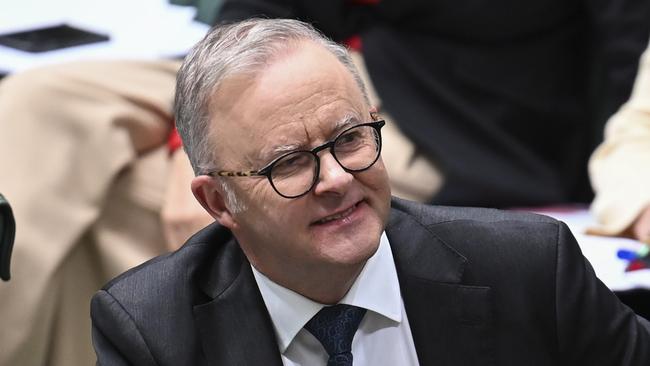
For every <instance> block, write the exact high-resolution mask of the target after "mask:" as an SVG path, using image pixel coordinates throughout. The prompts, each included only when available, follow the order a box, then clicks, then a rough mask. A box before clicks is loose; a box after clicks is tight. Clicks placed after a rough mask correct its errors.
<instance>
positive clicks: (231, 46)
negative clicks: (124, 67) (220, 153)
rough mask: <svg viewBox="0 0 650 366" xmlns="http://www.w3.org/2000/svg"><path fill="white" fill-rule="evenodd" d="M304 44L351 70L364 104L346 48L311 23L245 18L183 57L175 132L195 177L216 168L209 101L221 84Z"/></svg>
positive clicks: (218, 28) (208, 37) (218, 29)
mask: <svg viewBox="0 0 650 366" xmlns="http://www.w3.org/2000/svg"><path fill="white" fill-rule="evenodd" d="M303 41H310V42H313V43H315V44H318V45H321V46H323V47H324V48H325V49H326V50H328V51H329V52H330V53H332V55H334V56H335V57H336V58H337V59H338V60H339V61H340V62H341V63H342V64H343V65H344V66H345V67H346V68H347V69H348V70H349V71H350V73H351V74H352V76H353V78H354V79H355V81H356V83H357V84H358V86H359V88H360V90H361V93H362V94H363V96H364V98H365V101H366V103H368V104H369V100H368V95H367V92H366V88H365V86H364V85H363V81H362V80H361V77H360V76H359V72H358V71H357V69H356V67H355V66H354V63H353V62H352V59H351V58H350V54H349V53H348V51H347V49H346V48H345V47H343V46H341V45H339V44H337V43H335V42H333V41H331V40H330V39H328V38H327V37H325V36H324V35H322V34H321V33H319V32H318V31H317V30H315V29H314V28H313V27H312V26H311V25H309V24H307V23H303V22H300V21H297V20H290V19H249V20H246V21H242V22H238V23H232V24H225V25H218V26H215V27H214V28H213V29H212V30H210V32H209V33H208V34H207V35H206V36H205V37H204V38H203V40H201V41H200V42H199V43H198V44H196V45H195V46H194V48H193V49H192V50H191V52H190V53H189V55H188V56H187V57H186V58H185V61H184V62H183V65H182V66H181V68H180V70H179V72H178V76H177V80H176V98H175V101H174V103H175V107H174V109H175V117H176V128H177V129H178V132H179V133H180V135H181V139H182V140H183V148H184V149H185V151H186V152H187V155H188V156H189V158H190V162H191V164H192V168H193V169H194V173H195V174H197V175H199V174H205V173H207V172H209V171H211V170H213V169H215V168H216V167H215V161H216V158H217V157H216V156H215V154H214V152H215V148H214V145H213V143H212V139H211V136H214V135H213V134H212V133H211V129H210V123H211V120H210V115H209V113H208V112H209V109H210V103H211V101H210V99H211V97H212V96H213V95H214V94H215V93H216V92H217V91H218V90H219V87H220V86H221V85H222V84H223V82H224V81H225V80H226V79H228V78H229V77H232V76H235V75H247V76H251V77H254V76H255V75H256V74H257V73H259V72H260V71H262V70H263V69H264V68H265V67H266V66H268V65H269V63H271V62H272V61H273V59H274V58H275V57H277V56H278V55H280V54H282V53H286V52H287V51H291V50H292V49H293V48H295V47H298V46H299V44H300V43H301V42H303ZM224 183H225V182H224Z"/></svg>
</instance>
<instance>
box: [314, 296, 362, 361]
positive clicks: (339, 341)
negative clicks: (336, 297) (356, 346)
mask: <svg viewBox="0 0 650 366" xmlns="http://www.w3.org/2000/svg"><path fill="white" fill-rule="evenodd" d="M365 313H366V309H363V308H359V307H356V306H352V305H345V304H338V305H334V306H326V307H324V308H322V309H321V310H320V311H319V312H318V313H317V314H316V315H314V317H313V318H311V320H310V321H308V322H307V324H305V329H307V330H308V331H309V332H310V333H311V334H313V335H314V337H316V339H318V340H319V341H320V343H321V344H322V345H323V347H324V348H325V351H327V354H328V355H329V360H327V366H352V338H354V333H356V331H357V328H359V324H360V323H361V319H363V316H364V314H365Z"/></svg>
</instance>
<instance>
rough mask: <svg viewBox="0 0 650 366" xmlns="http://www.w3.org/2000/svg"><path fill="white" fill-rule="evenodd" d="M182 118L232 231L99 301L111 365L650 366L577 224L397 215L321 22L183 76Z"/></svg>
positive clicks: (249, 29) (643, 329)
mask: <svg viewBox="0 0 650 366" xmlns="http://www.w3.org/2000/svg"><path fill="white" fill-rule="evenodd" d="M176 115H177V125H178V129H179V131H180V133H181V136H182V137H183V142H184V148H185V149H186V151H187V153H188V156H189V157H190V160H191V162H192V166H193V167H194V170H195V172H196V174H197V176H196V178H194V180H193V181H192V191H193V193H194V195H195V197H196V198H197V200H198V201H199V202H200V203H201V205H202V206H203V207H204V208H205V210H206V211H208V212H209V213H210V214H211V215H212V216H213V217H214V218H215V219H216V221H217V222H218V224H213V225H211V226H209V227H208V228H206V229H204V230H203V231H201V232H200V233H198V234H197V235H195V236H194V237H193V238H192V239H190V240H189V241H188V242H187V243H186V244H185V245H184V246H183V247H182V248H181V249H180V250H178V251H177V252H175V253H173V254H169V255H166V256H163V257H159V258H157V259H154V260H152V261H150V262H148V263H146V264H144V265H142V266H140V267H137V268H135V269H133V270H131V271H129V272H127V273H125V274H124V275H122V276H120V277H118V278H117V279H115V280H114V281H112V282H111V283H109V284H108V285H106V286H105V287H104V289H103V290H101V291H100V292H99V293H98V294H96V295H95V297H94V298H93V301H92V305H91V314H92V320H93V342H94V345H95V349H96V352H97V357H98V363H99V364H100V365H124V364H133V365H202V364H214V365H319V364H320V365H325V364H326V363H327V364H328V365H351V364H352V361H353V360H354V364H355V365H384V364H385V365H417V364H419V365H461V364H471V365H478V364H480V365H490V364H493V365H515V364H516V365H521V364H526V365H533V364H539V365H557V364H590V363H592V364H599V365H645V364H647V363H648V362H649V361H650V350H649V349H648V344H650V343H649V342H650V324H648V322H647V321H646V320H644V319H641V318H639V317H637V316H635V315H634V314H633V313H632V311H631V310H630V309H628V308H627V307H625V306H624V305H622V304H620V303H619V302H618V300H617V299H616V297H615V296H614V295H613V294H611V292H609V290H607V289H606V288H605V286H604V285H603V284H602V283H601V282H600V281H598V280H597V279H596V277H595V276H594V273H593V270H592V269H591V267H590V266H589V264H588V263H587V262H586V260H585V259H584V258H583V257H582V255H581V254H580V251H579V249H578V247H577V245H576V243H575V240H574V239H573V237H572V236H571V234H570V232H569V231H568V229H567V228H566V226H565V225H563V224H561V223H558V222H556V221H554V220H552V219H549V218H544V217H540V216H535V215H529V214H516V213H504V212H500V211H495V210H483V209H459V208H443V207H439V208H436V207H429V206H424V205H420V204H416V203H413V202H408V201H403V200H399V199H394V200H393V201H392V207H391V200H390V189H389V184H388V178H387V175H386V171H385V169H384V165H383V162H382V160H381V157H380V152H381V133H380V131H381V128H382V127H383V125H384V122H383V121H382V120H381V119H379V117H378V116H377V114H376V113H375V112H374V110H373V108H371V106H370V105H369V103H368V98H367V96H366V95H365V89H364V87H363V84H362V82H361V81H360V78H359V77H358V75H357V72H356V70H355V69H354V66H353V65H352V63H351V61H350V59H349V56H348V54H347V52H346V51H345V49H343V48H341V47H339V46H337V45H336V44H334V43H331V42H329V41H328V40H326V39H324V38H322V37H321V36H320V35H319V34H318V33H316V32H314V31H313V30H312V29H311V28H310V27H309V26H307V25H306V24H304V23H301V22H299V21H295V20H259V19H254V20H248V21H244V22H240V23H234V24H231V25H225V26H219V27H216V28H215V29H213V30H212V31H211V32H210V33H209V34H208V35H207V36H206V38H205V39H204V40H203V41H201V42H200V43H199V44H198V45H197V46H196V47H195V49H194V50H193V51H192V53H191V54H190V55H189V56H188V57H187V59H186V60H185V62H184V64H183V66H182V67H181V70H180V72H179V77H178V85H177V95H176ZM335 304H336V305H335ZM335 346H336V347H335Z"/></svg>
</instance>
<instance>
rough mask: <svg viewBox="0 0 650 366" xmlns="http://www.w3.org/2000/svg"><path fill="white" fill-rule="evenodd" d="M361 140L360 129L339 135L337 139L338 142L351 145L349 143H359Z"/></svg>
mask: <svg viewBox="0 0 650 366" xmlns="http://www.w3.org/2000/svg"><path fill="white" fill-rule="evenodd" d="M360 140H361V134H360V133H359V131H350V132H348V133H346V134H343V135H341V136H339V138H338V139H336V144H337V145H349V144H354V143H357V142H359V141H360Z"/></svg>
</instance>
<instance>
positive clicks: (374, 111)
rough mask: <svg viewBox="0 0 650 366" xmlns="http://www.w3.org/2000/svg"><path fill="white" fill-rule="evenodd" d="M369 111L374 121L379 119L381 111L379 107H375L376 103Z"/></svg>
mask: <svg viewBox="0 0 650 366" xmlns="http://www.w3.org/2000/svg"><path fill="white" fill-rule="evenodd" d="M369 112H370V117H371V118H372V120H373V121H376V120H378V119H379V112H378V111H377V107H375V106H374V105H373V106H371V107H370V109H369Z"/></svg>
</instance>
